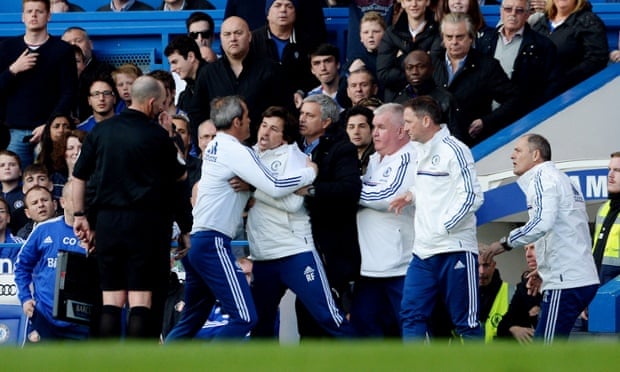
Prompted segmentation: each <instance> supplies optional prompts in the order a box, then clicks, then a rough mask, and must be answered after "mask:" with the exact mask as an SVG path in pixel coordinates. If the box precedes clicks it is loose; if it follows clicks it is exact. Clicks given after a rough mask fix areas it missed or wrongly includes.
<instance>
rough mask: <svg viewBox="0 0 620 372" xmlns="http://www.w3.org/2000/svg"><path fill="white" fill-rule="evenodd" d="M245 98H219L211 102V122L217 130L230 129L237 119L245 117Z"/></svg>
mask: <svg viewBox="0 0 620 372" xmlns="http://www.w3.org/2000/svg"><path fill="white" fill-rule="evenodd" d="M244 103H245V102H244V101H243V98H241V97H240V96H226V97H218V98H215V99H213V100H212V101H211V121H213V125H215V128H216V129H217V130H220V129H229V128H230V127H231V126H232V122H233V120H234V119H235V118H241V117H243V104H244Z"/></svg>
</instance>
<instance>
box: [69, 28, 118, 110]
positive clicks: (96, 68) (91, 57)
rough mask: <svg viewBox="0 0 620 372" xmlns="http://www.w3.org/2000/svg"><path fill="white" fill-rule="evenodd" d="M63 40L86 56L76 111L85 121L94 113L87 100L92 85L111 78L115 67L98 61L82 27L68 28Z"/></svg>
mask: <svg viewBox="0 0 620 372" xmlns="http://www.w3.org/2000/svg"><path fill="white" fill-rule="evenodd" d="M62 40H64V41H66V42H67V43H69V44H71V45H76V46H78V47H79V48H80V49H81V50H82V53H83V54H84V65H85V66H86V67H84V70H83V71H82V73H81V74H80V76H79V78H78V90H77V94H78V97H77V102H76V105H77V107H76V108H75V111H74V114H75V115H76V116H77V118H78V119H79V120H80V121H84V120H86V119H88V116H89V115H90V114H91V113H92V112H91V108H90V104H89V102H88V99H87V98H88V93H89V89H90V85H91V84H92V83H93V81H95V79H98V78H101V77H103V76H110V75H111V74H112V71H113V70H114V67H113V66H112V65H110V64H108V63H106V62H103V61H99V60H98V59H97V57H96V56H95V54H94V53H93V41H92V40H91V39H90V37H89V36H88V33H87V32H86V30H85V29H83V28H82V27H78V26H71V27H69V28H67V29H66V30H65V32H63V34H62Z"/></svg>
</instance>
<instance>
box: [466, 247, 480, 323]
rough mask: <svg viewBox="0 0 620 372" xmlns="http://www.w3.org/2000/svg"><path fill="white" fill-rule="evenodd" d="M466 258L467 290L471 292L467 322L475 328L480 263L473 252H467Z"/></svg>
mask: <svg viewBox="0 0 620 372" xmlns="http://www.w3.org/2000/svg"><path fill="white" fill-rule="evenodd" d="M465 258H466V260H467V291H468V294H469V309H468V314H467V324H468V325H469V327H470V328H475V327H476V326H477V325H478V316H477V314H478V296H476V291H477V289H478V282H477V280H476V271H477V270H478V265H476V260H475V259H474V254H473V253H471V252H465Z"/></svg>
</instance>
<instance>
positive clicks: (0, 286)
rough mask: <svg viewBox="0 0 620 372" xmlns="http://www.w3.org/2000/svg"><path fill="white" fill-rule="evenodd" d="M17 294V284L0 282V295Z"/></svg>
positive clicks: (9, 295)
mask: <svg viewBox="0 0 620 372" xmlns="http://www.w3.org/2000/svg"><path fill="white" fill-rule="evenodd" d="M15 295H17V284H14V283H13V284H10V283H0V296H5V297H11V296H15Z"/></svg>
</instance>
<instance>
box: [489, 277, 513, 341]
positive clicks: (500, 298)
mask: <svg viewBox="0 0 620 372" xmlns="http://www.w3.org/2000/svg"><path fill="white" fill-rule="evenodd" d="M508 292H509V290H508V283H506V282H502V286H501V287H499V291H497V295H495V300H494V301H493V306H492V307H491V311H490V312H489V317H488V318H487V320H486V321H485V322H484V342H485V343H487V344H488V343H489V342H491V341H493V338H494V337H495V336H497V326H498V325H499V322H501V320H502V318H503V317H504V314H506V312H507V311H508V304H509V299H508Z"/></svg>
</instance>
